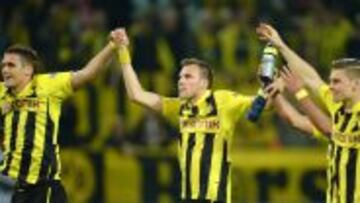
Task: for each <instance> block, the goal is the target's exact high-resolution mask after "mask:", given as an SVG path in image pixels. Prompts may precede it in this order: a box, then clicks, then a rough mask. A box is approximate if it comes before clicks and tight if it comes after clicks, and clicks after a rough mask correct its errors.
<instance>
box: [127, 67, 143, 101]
mask: <svg viewBox="0 0 360 203" xmlns="http://www.w3.org/2000/svg"><path fill="white" fill-rule="evenodd" d="M121 71H122V75H123V78H124V83H125V88H126V92H127V94H128V96H129V98H130V99H131V100H135V99H136V96H137V95H140V94H141V93H143V92H144V90H143V88H142V86H141V84H140V81H139V78H138V76H137V75H136V73H135V71H134V68H133V67H132V65H131V64H126V65H122V67H121Z"/></svg>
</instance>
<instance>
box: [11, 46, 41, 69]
mask: <svg viewBox="0 0 360 203" xmlns="http://www.w3.org/2000/svg"><path fill="white" fill-rule="evenodd" d="M4 53H7V54H17V55H19V56H20V57H21V58H22V59H23V60H25V62H26V63H29V64H31V65H32V67H33V74H37V73H40V72H42V71H43V64H42V61H41V58H40V57H39V55H38V53H37V52H36V51H35V50H34V49H32V48H31V47H28V46H24V45H20V44H16V45H12V46H10V47H8V48H7V49H6V50H5V52H4Z"/></svg>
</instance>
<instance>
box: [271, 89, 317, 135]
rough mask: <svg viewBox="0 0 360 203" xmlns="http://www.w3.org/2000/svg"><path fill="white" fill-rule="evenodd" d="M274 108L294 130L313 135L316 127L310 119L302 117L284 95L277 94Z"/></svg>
mask: <svg viewBox="0 0 360 203" xmlns="http://www.w3.org/2000/svg"><path fill="white" fill-rule="evenodd" d="M273 103H274V107H275V109H276V112H277V114H278V115H279V116H280V117H281V118H282V119H283V120H285V121H287V122H288V123H290V125H291V126H293V127H294V128H296V129H298V130H301V131H303V132H306V133H308V134H312V133H313V130H314V128H315V126H314V125H313V124H312V123H311V121H310V120H309V118H308V117H306V116H304V115H302V114H301V113H300V112H299V111H298V110H297V109H296V108H295V107H294V106H292V105H291V104H290V102H289V101H288V100H286V99H285V98H284V96H283V95H282V94H277V95H276V96H275V98H274V101H273Z"/></svg>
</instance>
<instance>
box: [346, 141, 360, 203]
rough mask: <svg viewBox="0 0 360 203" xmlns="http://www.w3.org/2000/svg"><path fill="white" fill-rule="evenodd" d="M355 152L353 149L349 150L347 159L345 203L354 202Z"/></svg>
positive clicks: (356, 154)
mask: <svg viewBox="0 0 360 203" xmlns="http://www.w3.org/2000/svg"><path fill="white" fill-rule="evenodd" d="M357 151H358V150H357V149H354V148H351V149H350V150H349V159H348V162H347V166H346V202H354V191H355V180H356V165H357V156H358V153H357Z"/></svg>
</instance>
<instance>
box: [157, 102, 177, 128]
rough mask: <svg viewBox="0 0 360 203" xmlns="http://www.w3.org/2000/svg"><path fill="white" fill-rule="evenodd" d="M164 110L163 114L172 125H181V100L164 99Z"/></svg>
mask: <svg viewBox="0 0 360 203" xmlns="http://www.w3.org/2000/svg"><path fill="white" fill-rule="evenodd" d="M161 100H162V110H161V113H162V115H163V116H164V117H165V119H166V120H168V121H169V122H170V123H171V124H172V125H174V126H178V124H179V116H180V115H179V113H180V105H181V103H180V99H179V98H169V97H162V98H161Z"/></svg>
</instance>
